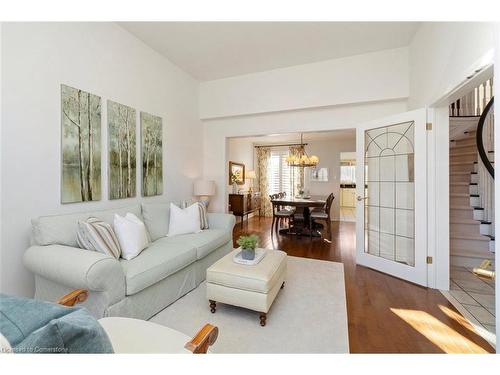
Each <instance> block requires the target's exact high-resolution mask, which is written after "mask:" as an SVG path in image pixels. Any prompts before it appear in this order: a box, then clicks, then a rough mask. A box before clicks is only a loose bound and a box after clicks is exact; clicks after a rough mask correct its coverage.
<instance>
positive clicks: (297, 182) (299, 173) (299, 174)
mask: <svg viewBox="0 0 500 375" xmlns="http://www.w3.org/2000/svg"><path fill="white" fill-rule="evenodd" d="M301 150H302V148H301V147H300V146H290V154H292V155H294V154H298V153H299V152H300V151H301ZM291 168H292V180H293V181H292V186H293V194H294V195H297V194H299V190H301V189H304V168H303V167H291Z"/></svg>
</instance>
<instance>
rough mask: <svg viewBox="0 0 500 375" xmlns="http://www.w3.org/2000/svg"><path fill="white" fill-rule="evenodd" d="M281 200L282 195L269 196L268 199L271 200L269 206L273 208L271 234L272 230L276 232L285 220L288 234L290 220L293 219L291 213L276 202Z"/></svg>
mask: <svg viewBox="0 0 500 375" xmlns="http://www.w3.org/2000/svg"><path fill="white" fill-rule="evenodd" d="M280 198H283V193H277V194H271V195H270V196H269V199H270V200H271V205H272V207H273V222H272V223H271V234H272V233H273V230H275V231H276V232H278V228H279V224H280V223H281V221H282V220H286V221H287V223H288V231H289V232H290V226H291V222H290V219H291V218H293V211H292V210H289V209H286V208H283V207H282V205H280V204H278V203H277V202H276V200H277V199H280Z"/></svg>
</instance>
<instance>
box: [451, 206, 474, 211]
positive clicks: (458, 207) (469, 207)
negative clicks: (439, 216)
mask: <svg viewBox="0 0 500 375" xmlns="http://www.w3.org/2000/svg"><path fill="white" fill-rule="evenodd" d="M450 210H464V211H472V207H471V206H450Z"/></svg>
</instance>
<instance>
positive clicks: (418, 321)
mask: <svg viewBox="0 0 500 375" xmlns="http://www.w3.org/2000/svg"><path fill="white" fill-rule="evenodd" d="M391 311H392V312H393V313H394V314H396V315H397V316H398V317H400V318H401V319H403V320H404V321H405V322H406V323H408V324H409V325H410V326H412V327H413V329H415V330H416V331H418V332H419V333H420V334H422V335H423V336H424V337H425V338H427V339H428V340H429V341H431V342H432V343H433V344H434V345H436V346H438V347H439V348H440V349H441V350H442V351H443V352H445V353H487V351H486V350H485V349H483V348H481V347H480V346H479V345H477V344H475V343H473V342H472V341H470V340H469V339H467V338H466V337H464V336H462V335H461V334H459V333H458V332H457V331H455V330H453V329H452V328H450V327H448V326H447V325H446V324H444V323H442V322H441V321H439V320H438V319H436V318H435V317H433V316H432V315H430V314H429V313H426V312H424V311H418V310H406V309H395V308H391ZM460 324H462V323H460ZM469 327H470V325H469ZM469 327H468V328H469ZM469 329H470V328H469Z"/></svg>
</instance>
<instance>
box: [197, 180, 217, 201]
mask: <svg viewBox="0 0 500 375" xmlns="http://www.w3.org/2000/svg"><path fill="white" fill-rule="evenodd" d="M193 190H194V194H193V195H196V196H199V197H200V202H202V203H203V204H204V205H205V206H206V207H208V204H209V203H210V197H211V196H212V195H215V181H212V180H196V181H195V182H194V189H193Z"/></svg>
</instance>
